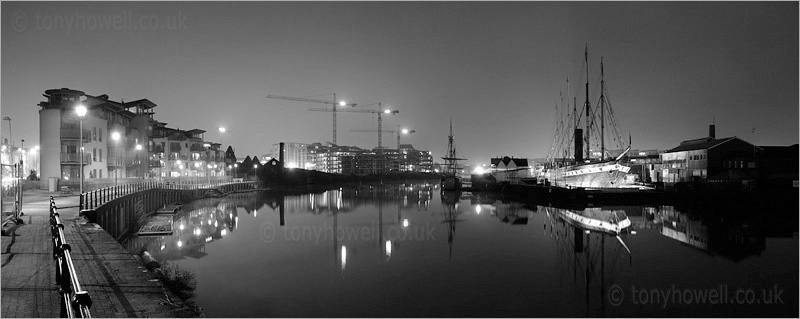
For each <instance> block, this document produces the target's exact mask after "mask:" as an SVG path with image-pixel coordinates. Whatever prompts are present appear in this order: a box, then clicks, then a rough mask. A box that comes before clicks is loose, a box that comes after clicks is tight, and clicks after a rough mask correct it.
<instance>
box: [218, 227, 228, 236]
mask: <svg viewBox="0 0 800 319" xmlns="http://www.w3.org/2000/svg"><path fill="white" fill-rule="evenodd" d="M219 234H220V236H225V235H227V234H228V230H227V229H223V230H222V231H221V232H220V233H219Z"/></svg>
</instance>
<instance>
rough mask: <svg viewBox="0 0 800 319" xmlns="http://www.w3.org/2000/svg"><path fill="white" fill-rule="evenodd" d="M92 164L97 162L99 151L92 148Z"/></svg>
mask: <svg viewBox="0 0 800 319" xmlns="http://www.w3.org/2000/svg"><path fill="white" fill-rule="evenodd" d="M92 162H97V149H96V148H92Z"/></svg>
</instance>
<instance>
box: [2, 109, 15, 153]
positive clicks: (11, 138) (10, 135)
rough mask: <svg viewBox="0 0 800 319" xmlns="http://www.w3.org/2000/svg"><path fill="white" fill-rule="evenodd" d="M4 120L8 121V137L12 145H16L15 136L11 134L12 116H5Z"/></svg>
mask: <svg viewBox="0 0 800 319" xmlns="http://www.w3.org/2000/svg"><path fill="white" fill-rule="evenodd" d="M3 121H8V139H9V140H10V141H11V146H14V136H13V135H12V134H11V118H10V117H8V116H6V117H3Z"/></svg>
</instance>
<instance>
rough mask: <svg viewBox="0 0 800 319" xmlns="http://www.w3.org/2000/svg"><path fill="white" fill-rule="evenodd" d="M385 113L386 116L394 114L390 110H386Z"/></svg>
mask: <svg viewBox="0 0 800 319" xmlns="http://www.w3.org/2000/svg"><path fill="white" fill-rule="evenodd" d="M383 113H386V114H391V113H392V111H390V110H384V111H383Z"/></svg>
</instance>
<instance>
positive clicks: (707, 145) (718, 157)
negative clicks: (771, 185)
mask: <svg viewBox="0 0 800 319" xmlns="http://www.w3.org/2000/svg"><path fill="white" fill-rule="evenodd" d="M761 151H762V149H761V148H760V147H758V146H755V145H753V144H750V143H748V142H746V141H744V140H742V139H740V138H738V137H735V136H734V137H726V138H720V139H718V138H716V136H715V127H714V125H710V126H709V136H708V137H704V138H699V139H694V140H689V141H683V142H681V144H680V145H678V146H677V147H674V148H672V149H670V150H667V151H665V152H664V153H662V154H661V164H662V176H663V180H664V182H665V183H667V184H674V183H680V182H691V181H710V182H734V183H739V182H744V183H746V182H747V181H752V180H755V179H756V178H757V176H758V171H757V169H758V167H757V158H758V153H759V152H761Z"/></svg>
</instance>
